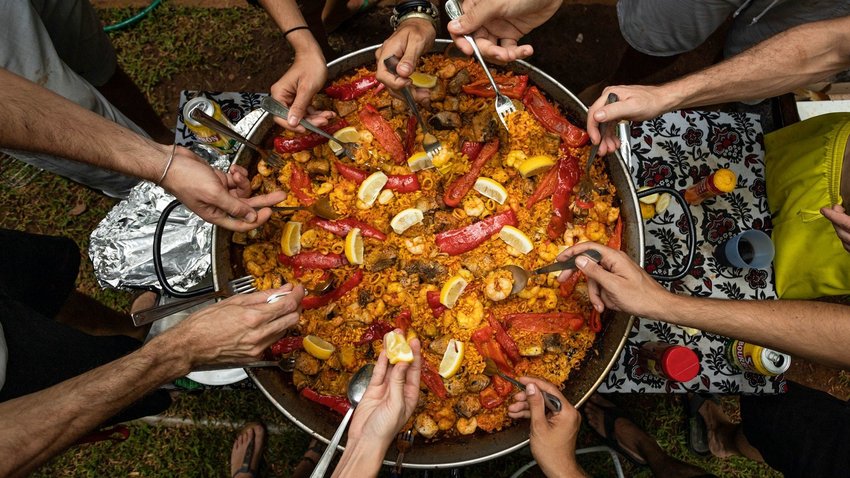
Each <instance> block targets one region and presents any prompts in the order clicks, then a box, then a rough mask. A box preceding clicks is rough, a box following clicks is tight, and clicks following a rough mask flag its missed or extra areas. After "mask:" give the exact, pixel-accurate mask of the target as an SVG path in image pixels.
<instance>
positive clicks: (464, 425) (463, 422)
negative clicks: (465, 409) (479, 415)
mask: <svg viewBox="0 0 850 478" xmlns="http://www.w3.org/2000/svg"><path fill="white" fill-rule="evenodd" d="M455 428H457V431H458V433H460V434H461V435H472V434H473V433H475V430H477V429H478V420H476V419H475V417H472V418H459V419H458V421H457V426H456V427H455Z"/></svg>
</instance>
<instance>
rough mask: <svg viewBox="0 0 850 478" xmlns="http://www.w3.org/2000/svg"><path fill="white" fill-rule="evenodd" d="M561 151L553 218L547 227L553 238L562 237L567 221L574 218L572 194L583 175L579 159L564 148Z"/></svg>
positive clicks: (553, 202)
mask: <svg viewBox="0 0 850 478" xmlns="http://www.w3.org/2000/svg"><path fill="white" fill-rule="evenodd" d="M561 152H562V155H561V158H560V159H559V160H558V177H557V182H556V183H555V192H554V193H553V194H552V219H551V220H550V221H549V227H548V228H547V229H546V234H547V235H548V236H549V238H550V239H553V240H557V239H560V237H561V235H563V234H564V231H565V230H566V228H567V223H568V222H570V221H572V220H573V214H572V211H571V210H570V196H571V195H572V193H573V187H575V185H576V184H577V183H578V180H579V177H580V175H581V167H580V166H579V165H578V160H577V159H576V158H575V157H574V156H572V155H569V154H564V153H565V152H564V150H563V148H562V149H561Z"/></svg>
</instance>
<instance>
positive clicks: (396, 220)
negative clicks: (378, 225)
mask: <svg viewBox="0 0 850 478" xmlns="http://www.w3.org/2000/svg"><path fill="white" fill-rule="evenodd" d="M423 219H425V215H424V214H422V211H420V210H419V209H416V208H415V207H412V208H409V209H405V210H404V211H401V212H400V213H398V214H396V215H395V216H394V217H393V218H392V220H391V221H390V227H392V228H393V231H395V233H396V234H401V233H403V232H404V231H406V230H408V229H410V227H412V226H414V225H416V224H419V223H420V222H422V220H423Z"/></svg>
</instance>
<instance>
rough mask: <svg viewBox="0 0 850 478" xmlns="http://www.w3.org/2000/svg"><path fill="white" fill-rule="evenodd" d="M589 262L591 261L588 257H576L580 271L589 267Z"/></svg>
mask: <svg viewBox="0 0 850 478" xmlns="http://www.w3.org/2000/svg"><path fill="white" fill-rule="evenodd" d="M589 260H590V259H588V258H587V257H584V256H578V257H576V265H577V266H578V268H579V269H584V268H585V266H587V262H588V261H589Z"/></svg>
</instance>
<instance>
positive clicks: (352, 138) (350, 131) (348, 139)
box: [328, 126, 360, 156]
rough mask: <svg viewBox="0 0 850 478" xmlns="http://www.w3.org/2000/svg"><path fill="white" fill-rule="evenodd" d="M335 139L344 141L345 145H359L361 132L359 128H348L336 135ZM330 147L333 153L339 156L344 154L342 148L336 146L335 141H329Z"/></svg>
mask: <svg viewBox="0 0 850 478" xmlns="http://www.w3.org/2000/svg"><path fill="white" fill-rule="evenodd" d="M334 138H336V139H338V140H340V141H342V142H343V143H359V142H360V132H359V131H357V128H355V127H354V126H346V127H345V128H342V129H341V130H339V131H337V132H336V133H334ZM328 146H330V147H331V151H333V152H334V154H336V155H337V156H339V155H340V154H341V153H342V146H340V145H338V144H336V143H335V142H333V141H328Z"/></svg>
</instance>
